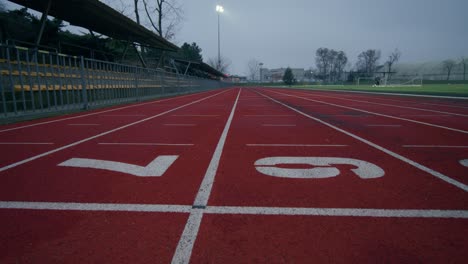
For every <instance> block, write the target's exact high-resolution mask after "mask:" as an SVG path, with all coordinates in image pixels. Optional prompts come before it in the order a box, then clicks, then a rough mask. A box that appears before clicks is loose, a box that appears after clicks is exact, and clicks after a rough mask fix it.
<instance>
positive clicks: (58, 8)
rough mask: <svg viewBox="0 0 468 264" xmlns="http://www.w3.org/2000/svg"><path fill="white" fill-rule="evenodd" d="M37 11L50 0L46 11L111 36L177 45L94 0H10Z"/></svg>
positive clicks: (162, 45)
mask: <svg viewBox="0 0 468 264" xmlns="http://www.w3.org/2000/svg"><path fill="white" fill-rule="evenodd" d="M10 1H11V2H14V3H17V4H20V5H22V6H25V7H28V8H31V9H34V10H36V11H39V12H41V13H44V11H45V10H46V7H47V4H48V2H49V1H52V2H51V3H52V4H51V7H50V10H49V15H51V16H53V17H56V18H58V19H61V20H64V21H67V22H69V23H70V24H72V25H75V26H80V27H84V28H87V29H90V30H92V31H95V32H98V33H100V34H103V35H106V36H109V37H112V38H114V39H118V40H123V41H131V42H137V43H140V44H142V45H148V46H151V47H154V48H159V49H163V50H170V51H177V50H178V49H179V47H177V46H176V45H174V44H172V43H171V42H169V41H167V40H165V39H164V38H162V37H160V36H158V35H156V34H155V33H153V32H152V31H150V30H148V29H146V28H145V27H143V26H141V25H138V24H137V23H136V22H135V21H133V20H131V19H130V18H128V17H126V16H124V15H122V14H120V13H119V12H117V11H116V10H114V9H112V8H111V7H109V6H107V5H105V4H104V3H102V2H100V1H98V0H67V1H64V0H10Z"/></svg>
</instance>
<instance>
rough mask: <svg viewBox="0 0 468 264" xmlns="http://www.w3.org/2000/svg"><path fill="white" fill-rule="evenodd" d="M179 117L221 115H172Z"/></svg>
mask: <svg viewBox="0 0 468 264" xmlns="http://www.w3.org/2000/svg"><path fill="white" fill-rule="evenodd" d="M172 116H177V117H217V116H219V115H172Z"/></svg>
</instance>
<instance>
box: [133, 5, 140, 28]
mask: <svg viewBox="0 0 468 264" xmlns="http://www.w3.org/2000/svg"><path fill="white" fill-rule="evenodd" d="M138 1H139V0H133V7H134V8H135V18H136V22H137V23H138V25H141V22H140V11H139V10H138Z"/></svg>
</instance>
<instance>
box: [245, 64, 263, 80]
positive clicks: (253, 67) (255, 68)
mask: <svg viewBox="0 0 468 264" xmlns="http://www.w3.org/2000/svg"><path fill="white" fill-rule="evenodd" d="M247 68H248V70H249V73H248V74H249V79H250V80H255V76H257V74H258V73H259V71H260V62H259V61H258V60H256V59H250V60H249V62H248V63H247Z"/></svg>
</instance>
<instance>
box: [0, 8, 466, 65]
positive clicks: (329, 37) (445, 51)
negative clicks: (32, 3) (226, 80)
mask: <svg viewBox="0 0 468 264" xmlns="http://www.w3.org/2000/svg"><path fill="white" fill-rule="evenodd" d="M123 1H129V0H123ZM2 2H4V0H2ZM106 2H107V3H109V2H113V1H106ZM115 2H116V3H117V2H119V1H115ZM129 2H132V1H129ZM181 2H182V3H183V9H184V15H185V19H184V21H183V24H182V25H181V29H180V30H179V32H178V34H177V36H176V40H175V42H176V43H177V44H178V45H181V44H182V43H183V42H196V43H197V44H198V45H199V46H200V47H201V48H202V49H203V57H204V59H205V61H206V60H207V59H208V58H210V57H216V56H217V13H216V12H215V6H216V3H220V4H222V5H223V6H224V7H225V13H224V14H222V17H221V53H222V54H223V55H224V56H226V57H228V58H229V59H230V60H231V61H232V65H231V68H230V72H231V73H233V74H246V73H247V66H246V65H247V62H248V61H249V59H251V58H255V59H257V60H259V61H261V62H263V63H264V64H265V65H264V67H266V68H277V67H287V66H290V67H301V68H309V67H311V66H312V67H315V60H314V58H315V51H316V50H317V48H320V47H327V48H333V49H337V50H343V51H345V52H346V54H347V55H348V58H349V59H350V61H351V63H353V64H354V62H355V61H356V57H357V55H358V54H359V53H360V52H361V51H363V50H365V49H369V48H373V49H380V50H381V51H382V61H383V60H384V59H385V58H386V57H387V56H388V54H389V53H390V52H391V51H392V50H393V49H395V48H398V49H400V50H401V51H402V53H403V55H402V58H401V61H402V62H424V61H434V60H443V59H447V58H453V59H458V58H459V57H461V56H468V26H467V25H468V0H289V1H280V0H251V1H245V0H224V1H217V0H191V1H182V0H181ZM130 13H131V12H130ZM132 15H133V14H132Z"/></svg>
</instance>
